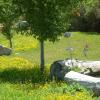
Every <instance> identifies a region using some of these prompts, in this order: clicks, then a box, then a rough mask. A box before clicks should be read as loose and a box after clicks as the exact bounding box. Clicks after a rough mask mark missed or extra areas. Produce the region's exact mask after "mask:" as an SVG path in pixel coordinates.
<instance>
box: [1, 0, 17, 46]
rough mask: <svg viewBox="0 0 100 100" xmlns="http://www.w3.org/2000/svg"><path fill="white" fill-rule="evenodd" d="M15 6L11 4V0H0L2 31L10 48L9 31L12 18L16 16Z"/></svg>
mask: <svg viewBox="0 0 100 100" xmlns="http://www.w3.org/2000/svg"><path fill="white" fill-rule="evenodd" d="M16 11H17V10H16V7H15V6H14V5H12V2H11V1H7V0H1V1H0V23H2V24H3V29H2V33H3V35H5V36H6V38H7V39H8V40H9V46H10V48H12V37H13V33H11V29H12V25H13V21H14V19H15V18H16V17H17V14H18V13H17V12H16Z"/></svg>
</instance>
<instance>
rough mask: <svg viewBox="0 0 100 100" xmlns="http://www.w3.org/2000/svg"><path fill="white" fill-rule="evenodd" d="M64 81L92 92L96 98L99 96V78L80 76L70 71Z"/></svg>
mask: <svg viewBox="0 0 100 100" xmlns="http://www.w3.org/2000/svg"><path fill="white" fill-rule="evenodd" d="M64 80H65V81H66V82H68V83H70V84H71V83H73V82H77V83H79V84H81V85H83V86H85V87H87V88H88V89H90V90H93V92H94V94H95V95H96V96H100V78H95V77H92V76H88V75H84V74H80V73H78V72H74V71H70V72H68V73H67V74H66V75H65V77H64Z"/></svg>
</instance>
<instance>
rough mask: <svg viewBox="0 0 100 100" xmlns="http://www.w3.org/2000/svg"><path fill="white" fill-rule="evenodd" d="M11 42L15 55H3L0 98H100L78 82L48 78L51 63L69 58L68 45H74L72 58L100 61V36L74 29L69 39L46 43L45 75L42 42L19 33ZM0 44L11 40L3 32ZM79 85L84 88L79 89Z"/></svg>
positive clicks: (26, 99)
mask: <svg viewBox="0 0 100 100" xmlns="http://www.w3.org/2000/svg"><path fill="white" fill-rule="evenodd" d="M12 41H13V53H12V55H10V56H1V57H0V100H73V98H74V99H75V100H87V99H88V100H100V97H98V98H95V99H94V98H92V93H90V92H88V91H87V90H86V89H84V88H83V87H81V86H78V85H77V84H74V85H70V86H69V85H67V84H66V83H54V82H49V81H48V74H49V67H50V64H51V63H52V62H53V61H55V60H59V59H66V58H69V57H70V56H69V53H68V51H66V48H67V47H73V49H74V51H73V58H77V59H82V60H100V35H98V34H94V33H89V34H87V33H80V32H73V33H72V36H71V37H70V38H65V37H63V36H62V37H60V40H59V41H57V42H55V43H51V42H49V41H47V42H45V63H46V70H45V73H44V74H43V75H41V73H40V71H39V62H40V48H39V42H38V41H37V40H36V39H34V38H33V37H29V36H22V35H17V34H16V35H15V36H14V37H13V40H12ZM0 44H2V45H4V46H7V47H9V44H8V40H7V39H6V38H5V37H4V36H3V35H1V34H0ZM86 44H87V45H88V47H89V49H88V55H87V57H85V56H84V55H83V48H84V46H85V45H86ZM80 88H81V90H82V91H77V89H80ZM81 97H82V98H81Z"/></svg>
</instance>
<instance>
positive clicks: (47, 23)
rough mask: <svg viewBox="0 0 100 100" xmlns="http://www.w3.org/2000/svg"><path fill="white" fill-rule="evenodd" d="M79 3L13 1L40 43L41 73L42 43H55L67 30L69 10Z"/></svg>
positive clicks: (44, 0) (65, 0) (71, 0)
mask: <svg viewBox="0 0 100 100" xmlns="http://www.w3.org/2000/svg"><path fill="white" fill-rule="evenodd" d="M79 1H82V0H13V3H14V4H15V5H17V6H18V7H19V8H20V12H21V13H24V14H25V15H26V19H27V21H28V22H29V23H30V26H31V29H32V33H31V34H32V35H33V36H34V37H35V38H36V39H38V40H39V41H40V48H41V64H40V69H41V71H42V72H43V70H44V41H46V40H49V41H52V42H55V41H56V40H57V39H58V37H59V36H61V35H62V34H61V33H62V32H65V31H66V30H67V25H68V21H69V18H70V14H69V13H70V10H71V9H73V7H75V6H76V4H77V3H78V2H79ZM66 19H67V20H66ZM65 20H66V21H65Z"/></svg>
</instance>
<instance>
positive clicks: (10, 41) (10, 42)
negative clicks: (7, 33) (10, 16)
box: [9, 38, 12, 48]
mask: <svg viewBox="0 0 100 100" xmlns="http://www.w3.org/2000/svg"><path fill="white" fill-rule="evenodd" d="M9 46H10V48H12V40H11V38H9Z"/></svg>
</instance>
